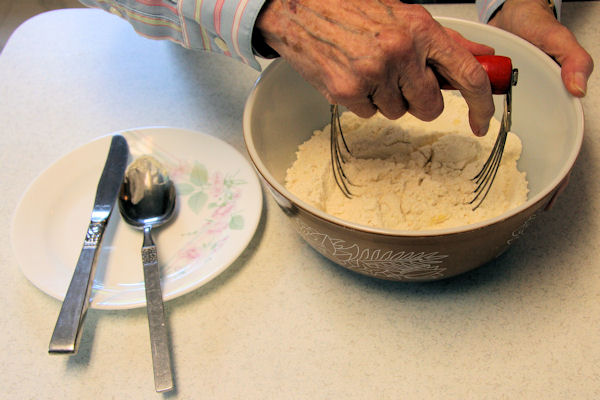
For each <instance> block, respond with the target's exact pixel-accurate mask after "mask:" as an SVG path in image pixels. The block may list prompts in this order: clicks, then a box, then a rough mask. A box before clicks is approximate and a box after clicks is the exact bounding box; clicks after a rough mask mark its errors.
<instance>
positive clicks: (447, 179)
mask: <svg viewBox="0 0 600 400" xmlns="http://www.w3.org/2000/svg"><path fill="white" fill-rule="evenodd" d="M444 104H445V108H444V112H443V113H442V115H440V116H439V117H438V118H437V119H436V120H434V121H432V122H423V121H420V120H418V119H417V118H415V117H413V116H411V115H408V114H407V115H405V116H403V117H402V118H400V119H398V120H396V121H390V120H388V119H386V118H385V117H383V116H381V115H380V114H377V115H375V116H374V117H372V118H369V119H362V118H359V117H357V116H356V115H354V114H352V113H350V112H345V113H343V114H342V116H341V123H342V131H343V132H344V137H345V139H346V142H347V143H348V147H349V148H350V151H351V152H352V156H351V157H349V160H347V162H346V163H345V164H343V168H344V171H345V173H346V175H347V176H348V178H349V179H350V181H351V182H352V185H351V186H350V187H349V188H350V191H351V192H352V194H353V196H352V198H350V199H349V198H347V197H346V196H344V194H343V193H342V192H341V190H340V189H339V188H338V187H337V185H336V183H335V180H334V177H333V173H332V170H331V159H330V152H329V125H328V126H326V127H325V128H323V130H317V131H315V132H314V134H313V136H312V137H311V138H310V139H309V140H308V141H306V142H305V143H303V144H301V145H300V146H299V148H298V151H297V153H296V156H297V159H296V161H295V162H294V164H293V165H292V167H290V168H289V169H288V170H287V175H286V187H287V188H288V190H290V191H291V192H292V193H293V194H295V195H296V196H298V197H299V198H300V199H302V200H304V201H306V202H307V203H309V204H311V205H313V206H315V207H317V208H319V209H321V210H323V211H325V212H326V213H328V214H331V215H334V216H336V217H339V218H341V219H344V220H347V221H352V222H356V223H359V224H363V225H368V226H372V227H378V228H386V229H400V230H427V229H440V228H450V227H455V226H460V225H466V224H471V223H475V222H478V221H482V220H485V219H489V218H493V217H495V216H498V215H500V214H502V213H503V212H505V211H507V210H509V209H511V208H514V207H516V206H518V205H520V204H522V203H524V202H525V201H526V200H527V192H528V189H527V180H526V174H525V172H521V171H519V170H518V169H517V160H518V159H519V157H520V156H521V140H520V139H519V138H518V136H516V135H514V134H513V133H509V135H508V139H507V141H506V147H505V149H504V156H503V158H502V164H501V166H500V169H499V170H498V174H497V175H496V178H495V181H494V184H493V185H492V188H491V190H490V192H489V193H488V195H487V198H486V199H485V201H484V202H483V203H482V204H481V206H479V208H477V209H476V210H475V211H473V205H471V204H468V203H469V201H471V200H472V199H473V196H474V194H473V190H474V189H475V187H476V184H475V183H474V182H473V181H472V179H471V178H473V177H474V176H475V175H476V174H477V172H479V170H480V169H481V166H482V165H483V163H484V162H485V160H486V159H487V157H488V156H489V154H490V152H491V149H492V147H493V145H494V142H495V140H496V137H497V133H498V131H499V129H500V123H499V122H498V121H497V120H495V119H492V121H491V123H490V129H489V131H488V134H487V135H486V136H485V137H483V138H478V137H476V136H474V135H473V134H472V132H471V129H470V127H469V123H468V120H467V106H466V103H465V101H464V100H463V98H462V97H461V96H460V95H457V94H455V93H453V92H445V93H444Z"/></svg>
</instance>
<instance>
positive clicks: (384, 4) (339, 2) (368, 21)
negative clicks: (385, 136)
mask: <svg viewBox="0 0 600 400" xmlns="http://www.w3.org/2000/svg"><path fill="white" fill-rule="evenodd" d="M256 27H257V28H258V29H259V31H260V33H261V35H262V37H263V39H264V41H265V43H266V44H268V45H269V46H270V47H272V48H273V49H274V50H275V51H277V52H278V53H279V54H280V55H281V56H282V57H283V58H285V59H286V60H287V61H288V63H290V65H291V66H292V67H293V68H294V69H295V70H296V71H298V72H299V73H300V74H301V75H302V76H303V77H304V78H305V79H306V80H307V81H308V82H309V83H311V84H312V85H313V86H314V87H315V88H317V89H318V90H319V91H320V92H321V93H322V94H323V95H324V96H325V97H326V98H327V100H328V101H329V102H331V103H337V104H342V105H344V106H346V107H348V108H349V109H350V110H351V111H353V112H354V113H356V114H357V115H359V116H361V117H369V116H371V115H373V114H374V113H375V112H376V111H377V110H379V111H380V112H381V113H382V114H383V115H385V116H386V117H388V118H390V119H395V118H399V117H400V116H402V115H403V114H404V113H406V112H409V113H410V114H413V115H414V116H415V117H417V118H419V119H422V120H425V121H429V120H432V119H434V118H436V117H437V116H438V115H439V114H440V113H441V112H442V110H443V100H442V94H441V92H440V88H439V84H438V81H437V78H436V76H435V74H434V71H435V73H437V74H439V75H441V76H443V77H444V78H446V79H447V80H448V81H449V82H450V83H451V84H452V85H453V86H454V87H455V88H457V89H458V90H460V92H461V93H462V95H463V97H464V98H465V100H466V102H467V104H468V106H469V122H470V124H471V129H472V130H473V132H474V133H475V134H477V135H484V134H485V133H486V132H487V129H488V124H489V121H490V118H491V117H492V115H493V113H494V104H493V101H492V95H491V89H490V83H489V79H488V77H487V74H486V73H485V71H484V69H483V68H482V67H481V65H480V64H479V63H478V62H477V60H476V59H475V58H474V57H473V55H481V54H493V52H494V50H493V49H492V48H490V47H488V46H485V45H482V44H478V43H474V42H471V41H468V40H467V39H465V38H463V37H462V36H460V35H459V34H458V33H457V32H455V31H452V30H449V29H446V28H443V27H442V26H441V25H440V24H439V23H438V22H436V21H435V20H434V19H433V17H432V16H431V15H430V14H429V13H428V12H427V11H426V10H425V9H424V8H423V7H422V6H419V5H410V4H404V3H402V2H399V1H397V0H271V1H268V2H267V3H266V4H265V6H264V7H263V9H262V11H261V14H260V15H259V18H258V19H257V23H256Z"/></svg>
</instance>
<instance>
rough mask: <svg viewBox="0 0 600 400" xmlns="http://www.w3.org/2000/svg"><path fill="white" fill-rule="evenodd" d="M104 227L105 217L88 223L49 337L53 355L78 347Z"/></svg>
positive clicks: (66, 352)
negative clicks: (69, 281)
mask: <svg viewBox="0 0 600 400" xmlns="http://www.w3.org/2000/svg"><path fill="white" fill-rule="evenodd" d="M105 226H106V220H103V221H99V222H95V221H92V222H90V224H89V226H88V230H87V233H86V236H85V241H84V242H83V248H82V249H81V253H80V254H79V260H78V261H77V266H76V267H75V272H73V277H72V278H71V283H70V284H69V289H68V290H67V293H66V295H65V299H64V300H63V304H62V307H61V309H60V313H59V314H58V319H57V320H56V325H55V327H54V332H53V333H52V338H51V339H50V346H49V348H48V352H49V353H51V354H76V353H77V350H78V349H79V342H80V340H81V334H80V333H81V328H82V325H83V320H84V318H85V313H86V311H87V309H88V306H89V298H90V293H91V291H92V282H93V276H94V271H95V269H96V261H97V259H98V253H99V251H98V249H99V247H100V243H101V242H102V236H103V234H104V228H105Z"/></svg>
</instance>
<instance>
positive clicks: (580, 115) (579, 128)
mask: <svg viewBox="0 0 600 400" xmlns="http://www.w3.org/2000/svg"><path fill="white" fill-rule="evenodd" d="M434 18H435V20H436V21H438V22H440V23H442V25H444V24H443V22H454V23H457V24H464V25H466V26H469V25H470V26H477V28H479V29H483V30H484V31H485V30H489V31H490V32H494V34H496V35H500V36H505V37H506V38H509V39H510V40H513V41H516V42H518V43H520V45H522V46H525V47H527V48H528V49H529V50H530V51H532V52H533V53H534V54H535V56H536V57H538V58H539V59H540V61H542V62H543V63H544V64H546V66H547V67H548V68H550V69H551V70H553V73H555V74H556V75H558V77H559V79H560V76H561V75H560V66H559V65H558V64H557V63H556V62H555V61H554V60H553V59H552V58H551V57H549V56H548V55H547V54H546V53H544V52H543V51H542V50H540V49H539V48H537V47H536V46H534V45H533V44H531V43H529V42H527V41H526V40H524V39H522V38H520V37H518V36H516V35H514V34H512V33H510V32H507V31H504V30H502V29H500V28H496V27H493V26H490V25H486V24H483V23H480V22H475V21H469V20H464V19H460V18H453V17H439V16H435V17H434ZM459 33H460V32H459ZM282 64H285V61H284V60H283V59H276V60H274V61H272V62H271V63H270V64H269V65H268V66H267V67H266V68H265V69H264V71H263V72H262V73H261V74H260V76H259V77H258V78H257V80H256V81H255V83H254V86H253V87H252V90H251V92H250V94H249V95H248V97H247V99H246V102H245V105H244V113H243V120H242V128H243V135H244V142H245V144H246V149H247V151H248V154H249V156H250V158H251V160H252V163H253V164H254V167H255V169H256V170H257V172H258V173H259V174H260V175H261V176H262V177H263V179H264V180H265V181H266V182H267V183H268V184H269V185H270V186H271V187H272V189H274V190H276V191H277V192H278V193H279V194H280V195H281V196H282V197H284V198H286V199H287V200H288V201H290V202H291V203H293V204H294V205H295V206H296V207H298V208H300V209H303V210H304V211H306V212H307V213H310V214H313V215H314V216H315V217H318V218H319V219H322V220H325V221H328V222H330V223H333V224H335V225H340V226H341V227H343V228H346V229H351V230H356V231H360V232H366V233H372V234H377V235H384V236H394V237H413V238H415V237H436V236H447V235H453V234H462V233H466V232H471V231H475V230H479V229H483V228H485V227H488V226H491V225H495V224H497V223H500V222H502V221H504V220H507V219H510V218H512V217H514V216H516V215H518V214H520V213H522V212H523V211H525V210H527V209H529V208H531V207H534V206H535V205H536V204H538V203H539V202H540V201H541V200H542V199H544V198H545V197H546V196H548V195H549V194H551V193H552V192H553V191H556V190H557V188H558V186H559V184H560V183H561V182H562V181H563V180H564V179H565V178H566V177H567V175H568V174H569V173H570V171H571V169H572V168H573V166H574V165H575V162H576V160H577V157H578V155H579V152H580V151H581V146H582V144H583V134H584V112H583V107H582V105H581V100H580V99H579V98H577V97H574V96H572V95H570V94H569V102H570V104H571V106H572V107H573V108H574V109H575V112H576V115H577V121H576V126H575V127H574V133H573V134H574V135H576V138H575V143H574V146H573V148H572V151H571V153H570V154H569V156H568V158H567V159H566V161H565V163H564V165H563V167H562V168H561V170H560V171H559V173H558V174H557V175H556V177H555V178H554V179H553V180H552V181H551V182H550V183H549V184H548V185H546V187H545V188H544V189H542V190H541V191H540V192H539V193H538V194H536V195H535V196H533V197H531V198H528V199H527V201H525V203H523V204H521V205H519V206H517V207H515V208H512V209H510V210H507V211H505V212H504V213H502V214H500V215H498V216H496V217H493V218H489V219H485V220H482V221H479V222H476V223H472V224H467V225H460V226H456V227H451V228H440V229H427V230H418V231H416V230H400V229H386V228H379V227H373V226H368V225H364V224H359V223H356V222H352V221H347V220H344V219H342V218H339V217H336V216H333V215H331V214H328V213H326V212H324V211H322V210H320V209H318V208H317V207H314V206H312V205H310V204H308V203H307V202H305V201H304V200H302V199H300V198H299V197H297V196H296V195H295V194H293V193H292V192H290V191H289V190H287V188H286V187H285V186H284V185H282V184H280V183H279V182H278V181H277V180H276V179H275V177H274V176H273V175H272V174H271V173H270V171H269V169H268V168H267V167H266V165H264V163H263V162H262V160H261V158H260V157H259V155H258V152H257V150H256V147H255V146H254V141H253V140H252V135H251V114H252V107H253V105H254V103H255V100H256V96H257V92H258V90H259V89H260V87H261V86H262V84H263V82H264V81H265V80H266V79H268V78H269V76H270V74H272V72H271V71H273V70H275V69H276V68H278V66H279V65H282ZM563 88H564V87H563ZM564 90H565V91H566V89H564Z"/></svg>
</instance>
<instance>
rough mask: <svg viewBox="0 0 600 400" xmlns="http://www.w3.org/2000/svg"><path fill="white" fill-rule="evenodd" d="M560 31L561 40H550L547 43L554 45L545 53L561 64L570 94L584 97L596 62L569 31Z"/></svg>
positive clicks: (564, 81)
mask: <svg viewBox="0 0 600 400" xmlns="http://www.w3.org/2000/svg"><path fill="white" fill-rule="evenodd" d="M561 28H564V27H561ZM560 31H561V32H560V35H561V38H560V39H559V40H548V42H547V43H552V44H551V45H549V46H547V48H546V49H545V51H546V53H548V54H549V55H550V56H552V57H554V59H555V60H556V61H557V62H558V63H559V64H560V66H561V77H562V81H563V83H564V85H565V87H566V88H567V90H568V91H569V93H571V94H572V95H573V96H576V97H583V96H585V94H586V92H587V82H588V79H589V77H590V75H591V74H592V71H593V69H594V61H593V60H592V57H591V56H590V55H589V54H588V53H587V51H585V49H584V48H583V47H581V45H580V44H579V43H578V42H577V39H576V38H575V36H574V35H573V34H572V33H571V32H570V31H569V30H568V29H566V28H564V29H561V30H560ZM556 33H558V32H556Z"/></svg>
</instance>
